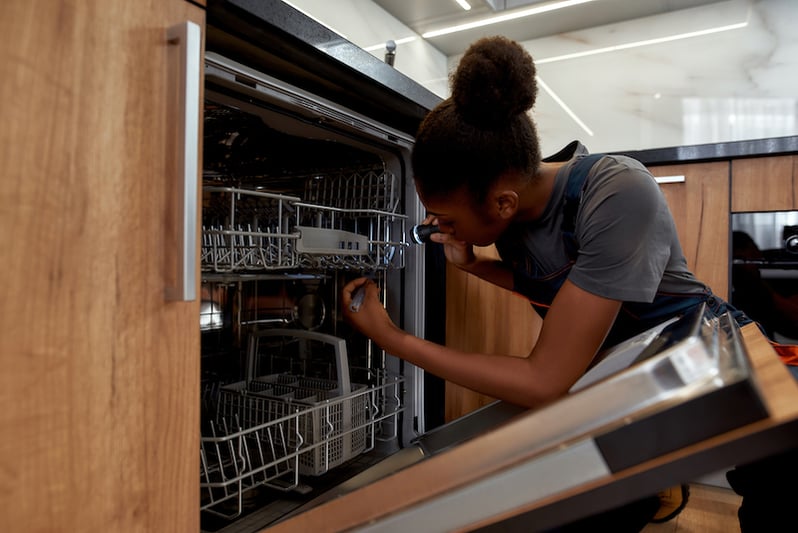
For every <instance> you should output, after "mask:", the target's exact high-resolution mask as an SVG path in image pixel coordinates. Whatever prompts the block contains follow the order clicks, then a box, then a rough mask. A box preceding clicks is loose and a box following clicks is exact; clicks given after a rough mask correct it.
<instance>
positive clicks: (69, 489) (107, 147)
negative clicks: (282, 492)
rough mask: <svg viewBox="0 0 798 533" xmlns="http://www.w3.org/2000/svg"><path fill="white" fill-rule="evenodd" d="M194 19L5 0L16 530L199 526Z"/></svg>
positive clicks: (151, 6) (6, 414)
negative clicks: (188, 268) (189, 102)
mask: <svg viewBox="0 0 798 533" xmlns="http://www.w3.org/2000/svg"><path fill="white" fill-rule="evenodd" d="M187 20H191V21H194V22H196V23H197V24H198V25H199V26H200V27H202V26H203V24H204V11H203V10H202V9H201V8H200V7H197V6H196V5H193V4H191V3H189V2H187V1H184V0H164V1H161V0H158V1H155V0H148V1H141V2H130V1H127V0H81V1H69V2H44V1H41V0H5V1H4V2H2V3H0V49H1V50H3V61H2V62H0V80H2V81H0V87H2V94H0V98H2V102H3V104H2V106H0V122H2V125H3V126H2V128H0V166H2V169H3V187H2V189H0V228H2V229H0V233H1V234H2V265H3V266H2V268H3V272H4V274H5V275H4V279H5V281H6V288H5V291H4V294H3V301H2V304H0V323H2V324H3V335H2V336H0V366H1V367H2V369H3V371H2V373H0V376H1V377H0V401H1V402H2V405H3V408H2V410H0V426H2V428H3V429H2V438H1V439H0V493H2V498H0V515H2V516H3V522H4V524H5V526H4V529H5V530H7V531H120V532H121V531H183V532H190V531H199V509H198V508H199V499H198V495H199V479H198V476H197V474H198V471H199V469H198V465H199V452H198V445H197V438H198V435H199V401H198V400H199V328H198V327H197V326H198V324H197V320H198V318H197V317H198V316H199V308H198V307H199V304H198V302H197V301H190V302H168V301H166V300H165V297H164V288H165V283H166V279H167V278H168V276H167V274H166V273H167V272H168V271H171V269H172V265H169V264H167V257H169V256H171V255H172V254H171V253H167V252H168V243H167V240H166V239H167V237H166V234H167V231H165V226H166V224H167V222H169V216H168V214H169V213H170V212H171V210H172V207H171V206H172V205H174V204H175V203H176V202H177V201H178V198H175V197H174V196H175V195H174V191H173V189H174V187H172V184H173V183H174V181H175V179H176V177H175V175H174V172H173V170H172V168H171V165H170V162H171V161H173V160H174V155H175V154H174V153H172V151H171V150H170V149H169V148H168V147H169V146H171V147H172V148H174V146H175V143H174V142H172V140H171V138H170V133H169V132H170V125H173V124H175V123H176V122H179V120H180V118H179V117H177V114H176V111H175V109H174V107H173V106H172V105H171V103H172V102H173V100H172V94H171V92H170V90H169V84H168V81H169V80H168V79H167V75H168V74H169V73H170V72H174V71H175V70H177V66H176V65H175V64H174V63H173V61H175V53H174V50H173V49H174V45H169V44H168V43H167V36H166V30H167V28H169V27H170V26H172V25H174V24H177V23H181V22H184V21H187ZM201 49H202V48H201V45H200V47H199V51H200V53H201ZM197 81H198V82H199V80H197ZM198 87H200V88H201V85H199V86H198ZM194 112H195V113H196V114H197V115H196V116H197V117H198V116H199V113H200V108H199V106H197V107H196V109H195V110H194ZM197 179H198V176H197ZM197 244H198V243H197Z"/></svg>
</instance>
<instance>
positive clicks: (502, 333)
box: [445, 246, 543, 421]
mask: <svg viewBox="0 0 798 533" xmlns="http://www.w3.org/2000/svg"><path fill="white" fill-rule="evenodd" d="M477 253H478V254H480V255H485V256H487V257H494V258H498V253H497V252H496V248H495V247H493V246H491V247H489V248H482V249H478V250H477ZM542 323H543V321H542V320H541V318H540V316H538V314H537V313H536V312H535V311H534V310H533V309H532V306H531V305H530V304H529V301H528V300H527V299H526V298H524V297H522V296H519V295H517V294H514V293H512V292H510V291H507V290H504V289H501V288H499V287H497V286H495V285H493V284H491V283H488V282H487V281H484V280H481V279H479V278H478V277H476V276H473V275H471V274H467V273H465V272H463V271H462V270H460V269H458V268H457V267H454V266H452V265H451V264H447V266H446V345H447V346H449V347H451V348H454V349H459V350H466V351H471V352H483V353H497V354H509V355H516V356H525V355H527V354H528V353H529V351H530V350H531V349H532V346H534V344H535V342H536V341H537V337H538V333H539V332H540V327H541V325H542ZM492 401H494V398H491V397H489V396H485V395H483V394H478V393H476V392H474V391H472V390H470V389H466V388H464V387H461V386H459V385H455V384H454V383H450V382H447V383H446V412H445V417H446V420H447V421H448V420H453V419H455V418H459V417H461V416H462V415H464V414H466V413H469V412H471V411H473V410H474V409H477V408H479V407H482V406H484V405H487V404H488V403H490V402H492Z"/></svg>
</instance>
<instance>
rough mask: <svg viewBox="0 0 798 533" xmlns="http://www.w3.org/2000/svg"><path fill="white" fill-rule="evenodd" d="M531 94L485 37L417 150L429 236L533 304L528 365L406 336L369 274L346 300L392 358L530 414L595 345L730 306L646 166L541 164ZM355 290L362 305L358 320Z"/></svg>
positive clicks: (567, 383) (524, 68)
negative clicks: (697, 269)
mask: <svg viewBox="0 0 798 533" xmlns="http://www.w3.org/2000/svg"><path fill="white" fill-rule="evenodd" d="M536 94H537V86H536V80H535V66H534V63H533V61H532V58H531V57H530V56H529V54H528V53H527V52H526V51H525V50H524V49H523V48H522V47H521V46H520V45H518V44H517V43H515V42H513V41H510V40H508V39H505V38H502V37H493V38H486V39H482V40H479V41H477V42H476V43H474V44H473V45H472V46H471V47H470V48H469V49H468V50H467V51H466V53H465V55H464V56H463V58H462V60H461V61H460V64H459V66H458V68H457V71H456V72H455V73H454V75H453V78H452V96H451V97H450V98H448V99H447V100H445V101H444V102H442V103H441V104H440V105H438V106H437V107H436V108H435V109H433V110H432V111H431V112H430V113H429V114H428V115H427V116H426V117H425V119H424V121H423V122H422V124H421V127H420V129H419V131H418V135H417V136H416V142H415V146H414V149H413V155H412V164H413V172H414V179H415V184H416V190H417V191H418V194H419V197H420V198H421V201H422V202H423V204H424V205H425V207H426V208H427V212H428V217H427V219H426V222H429V223H434V224H437V225H438V226H439V228H440V233H437V234H434V235H433V236H432V240H433V241H434V242H437V243H440V244H442V245H443V247H444V252H445V254H446V258H447V260H448V261H450V262H451V263H452V264H454V265H456V266H457V267H459V268H461V269H463V270H465V271H466V272H470V273H472V274H474V275H477V276H479V277H481V278H483V279H485V280H488V281H490V282H492V283H494V284H496V285H498V286H500V287H504V288H506V289H509V290H513V291H516V292H518V293H520V294H522V295H524V296H526V297H528V298H529V299H530V300H531V301H532V303H533V305H534V306H535V308H536V309H537V311H538V312H539V313H540V314H541V315H542V316H544V320H543V326H542V329H541V332H540V335H539V338H538V341H537V343H536V344H535V346H534V347H533V348H532V351H531V352H530V353H529V354H528V355H527V357H525V358H519V357H510V356H507V355H503V354H485V353H466V352H463V351H460V350H455V349H452V348H448V347H445V346H440V345H437V344H434V343H431V342H428V341H426V340H423V339H420V338H418V337H415V336H412V335H410V334H408V333H406V332H404V331H402V330H400V329H399V328H398V327H397V326H396V325H395V324H393V322H392V321H391V320H390V318H389V317H388V315H387V313H386V312H385V310H384V308H383V306H382V304H381V303H380V301H379V291H378V288H377V287H376V285H374V283H373V282H371V281H368V280H367V279H365V278H360V279H357V280H354V281H353V282H351V283H349V284H348V285H347V286H346V287H345V288H344V291H343V304H344V305H343V308H344V310H345V313H346V317H347V319H348V320H349V321H350V322H351V323H352V324H353V325H354V326H355V327H356V328H357V329H358V330H359V331H361V332H362V333H364V334H365V335H367V336H369V337H370V338H371V339H373V340H374V341H375V342H376V343H377V344H378V345H379V346H381V347H382V348H383V349H385V350H386V351H387V352H389V353H391V354H393V355H396V356H398V357H401V358H402V359H405V360H407V361H409V362H411V363H413V364H415V365H418V366H420V367H422V368H424V369H425V370H427V371H429V372H431V373H433V374H436V375H438V376H440V377H442V378H444V379H447V380H449V381H452V382H454V383H458V384H460V385H462V386H465V387H467V388H469V389H472V390H475V391H478V392H481V393H483V394H487V395H489V396H492V397H494V398H498V399H502V400H505V401H508V402H511V403H514V404H518V405H523V406H527V407H531V408H534V407H540V406H542V405H544V404H546V403H549V402H551V401H553V400H555V399H557V398H559V397H561V396H563V395H565V394H566V393H567V392H568V390H569V389H570V387H571V386H572V385H573V384H574V383H575V382H576V381H577V380H578V379H579V377H580V376H581V375H582V374H583V373H584V372H585V370H586V369H587V368H588V367H589V365H590V364H591V361H592V360H593V358H594V357H595V355H596V354H597V353H598V352H599V350H600V349H601V348H602V347H603V346H609V345H612V344H614V343H616V342H618V341H620V340H623V339H625V338H629V337H631V336H633V335H635V334H636V333H639V332H641V331H644V330H646V329H648V328H650V327H652V326H654V325H656V324H658V323H660V322H662V321H664V320H665V319H667V318H670V317H672V316H674V315H676V314H679V313H682V312H685V311H687V310H689V309H690V308H691V307H693V306H695V305H698V304H700V303H701V302H707V303H708V306H709V307H710V308H711V309H713V310H714V311H715V312H717V313H720V312H723V311H725V308H726V304H725V303H724V302H722V301H720V300H718V299H716V298H714V297H713V296H712V293H711V291H710V290H709V288H708V287H707V286H706V285H705V284H703V283H702V282H700V281H699V280H697V279H696V278H695V277H694V276H693V274H692V273H691V272H690V271H689V270H688V268H687V263H686V261H685V258H684V255H683V253H682V250H681V246H680V244H679V240H678V237H677V234H676V229H675V226H674V222H673V219H672V217H671V214H670V211H669V210H668V206H667V204H666V202H665V199H664V197H663V195H662V193H661V191H660V189H659V186H658V185H657V183H656V182H655V181H654V179H653V177H652V176H651V174H650V173H649V172H648V171H647V170H646V168H645V167H644V166H643V165H642V164H641V163H639V162H637V161H635V160H633V159H630V158H627V157H622V156H603V157H602V156H590V155H588V154H587V150H586V148H585V147H584V146H582V145H581V144H579V143H577V142H574V143H571V144H570V145H568V146H567V147H566V148H564V149H563V150H562V151H560V152H559V153H557V154H555V155H554V156H552V157H549V158H547V159H543V160H541V156H540V147H539V143H538V137H537V132H536V129H535V125H534V123H533V121H532V120H531V118H530V117H529V116H528V115H527V111H528V110H529V109H531V108H532V106H533V105H534V103H535V97H536ZM490 244H495V245H496V248H497V250H498V252H499V255H500V257H501V260H500V261H495V260H486V259H481V258H478V257H477V256H476V255H475V254H474V249H473V247H474V246H475V245H476V246H487V245H490ZM361 286H365V290H366V295H365V299H364V302H363V304H362V305H361V307H360V310H359V311H358V312H352V311H351V310H349V304H350V302H351V300H352V293H353V292H354V291H355V290H357V289H358V288H360V287H361ZM678 503H680V502H677V505H676V507H678ZM658 508H659V499H657V498H656V497H652V498H647V499H645V500H641V501H640V502H636V503H635V504H632V505H631V506H627V507H625V508H622V509H621V510H620V511H618V512H616V513H609V514H604V515H603V516H601V517H599V518H600V519H599V518H594V519H592V521H591V522H590V523H589V525H590V526H591V527H592V526H595V525H605V526H607V527H609V528H610V529H611V530H613V531H622V530H631V531H637V530H639V529H640V528H642V527H643V526H644V525H645V524H646V523H647V522H648V520H649V519H650V518H652V516H653V515H654V514H655V512H656V511H657V509H658ZM587 526H588V524H579V525H577V526H574V529H575V530H579V529H580V528H582V527H587Z"/></svg>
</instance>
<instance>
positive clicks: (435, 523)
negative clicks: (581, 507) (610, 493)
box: [357, 439, 610, 533]
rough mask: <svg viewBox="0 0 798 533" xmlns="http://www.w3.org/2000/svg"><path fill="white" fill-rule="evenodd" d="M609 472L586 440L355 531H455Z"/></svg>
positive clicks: (601, 458)
mask: <svg viewBox="0 0 798 533" xmlns="http://www.w3.org/2000/svg"><path fill="white" fill-rule="evenodd" d="M609 474H610V470H609V468H608V467H607V464H606V462H605V461H604V458H603V456H602V455H601V452H600V451H599V450H598V448H597V447H596V444H595V442H594V441H593V440H592V439H585V440H582V441H580V442H576V443H574V444H573V445H571V446H567V447H563V448H559V449H555V450H552V451H551V452H550V453H548V454H546V455H544V456H542V457H536V458H533V459H531V460H529V461H526V462H525V463H523V464H521V465H517V466H514V467H511V468H508V469H507V470H504V471H502V472H500V473H498V474H496V475H494V476H489V477H487V478H485V479H482V480H480V481H477V482H474V483H471V484H469V485H466V486H465V487H463V488H462V489H459V490H455V491H452V492H449V493H446V494H444V495H443V496H441V497H439V498H435V499H433V500H430V501H427V502H424V503H423V504H421V505H417V506H413V507H412V508H410V509H408V510H404V511H401V512H399V513H396V514H393V515H390V516H388V517H386V518H385V519H384V520H379V521H377V522H374V523H371V524H369V525H367V526H365V527H363V528H359V529H357V531H369V532H377V531H385V532H389V531H415V532H419V533H421V532H430V533H433V532H438V531H453V530H459V529H462V528H466V527H467V526H469V525H470V524H473V523H475V522H477V521H479V520H482V519H484V518H486V517H490V516H496V515H499V514H502V513H506V512H511V511H512V510H514V509H517V508H519V507H522V506H524V505H528V504H529V503H532V502H535V501H538V500H541V499H543V498H546V497H548V496H551V495H553V494H557V493H559V492H563V491H566V490H568V489H570V488H573V487H576V486H578V485H582V484H584V483H587V482H589V481H593V480H596V479H600V478H602V477H605V476H608V475H609Z"/></svg>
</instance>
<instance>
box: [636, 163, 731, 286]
mask: <svg viewBox="0 0 798 533" xmlns="http://www.w3.org/2000/svg"><path fill="white" fill-rule="evenodd" d="M649 170H650V171H651V173H652V174H653V175H654V176H655V177H659V178H663V177H668V178H670V177H677V176H678V177H682V176H683V177H684V179H683V180H680V179H675V180H673V181H672V182H670V181H671V180H665V181H668V182H663V183H661V187H662V191H663V193H664V194H665V198H666V199H667V201H668V206H669V207H670V209H671V213H672V215H673V218H674V221H675V222H676V230H677V231H678V233H679V240H680V241H681V244H682V250H683V251H684V256H685V258H686V259H687V266H688V267H689V268H690V270H692V271H693V273H694V274H695V275H696V277H698V278H699V279H700V280H702V281H703V282H704V283H707V284H708V285H709V286H710V287H712V291H713V292H714V293H715V294H717V295H718V296H720V297H721V298H724V299H726V298H728V294H729V162H728V161H718V162H712V163H691V164H683V165H664V166H652V167H650V168H649Z"/></svg>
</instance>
